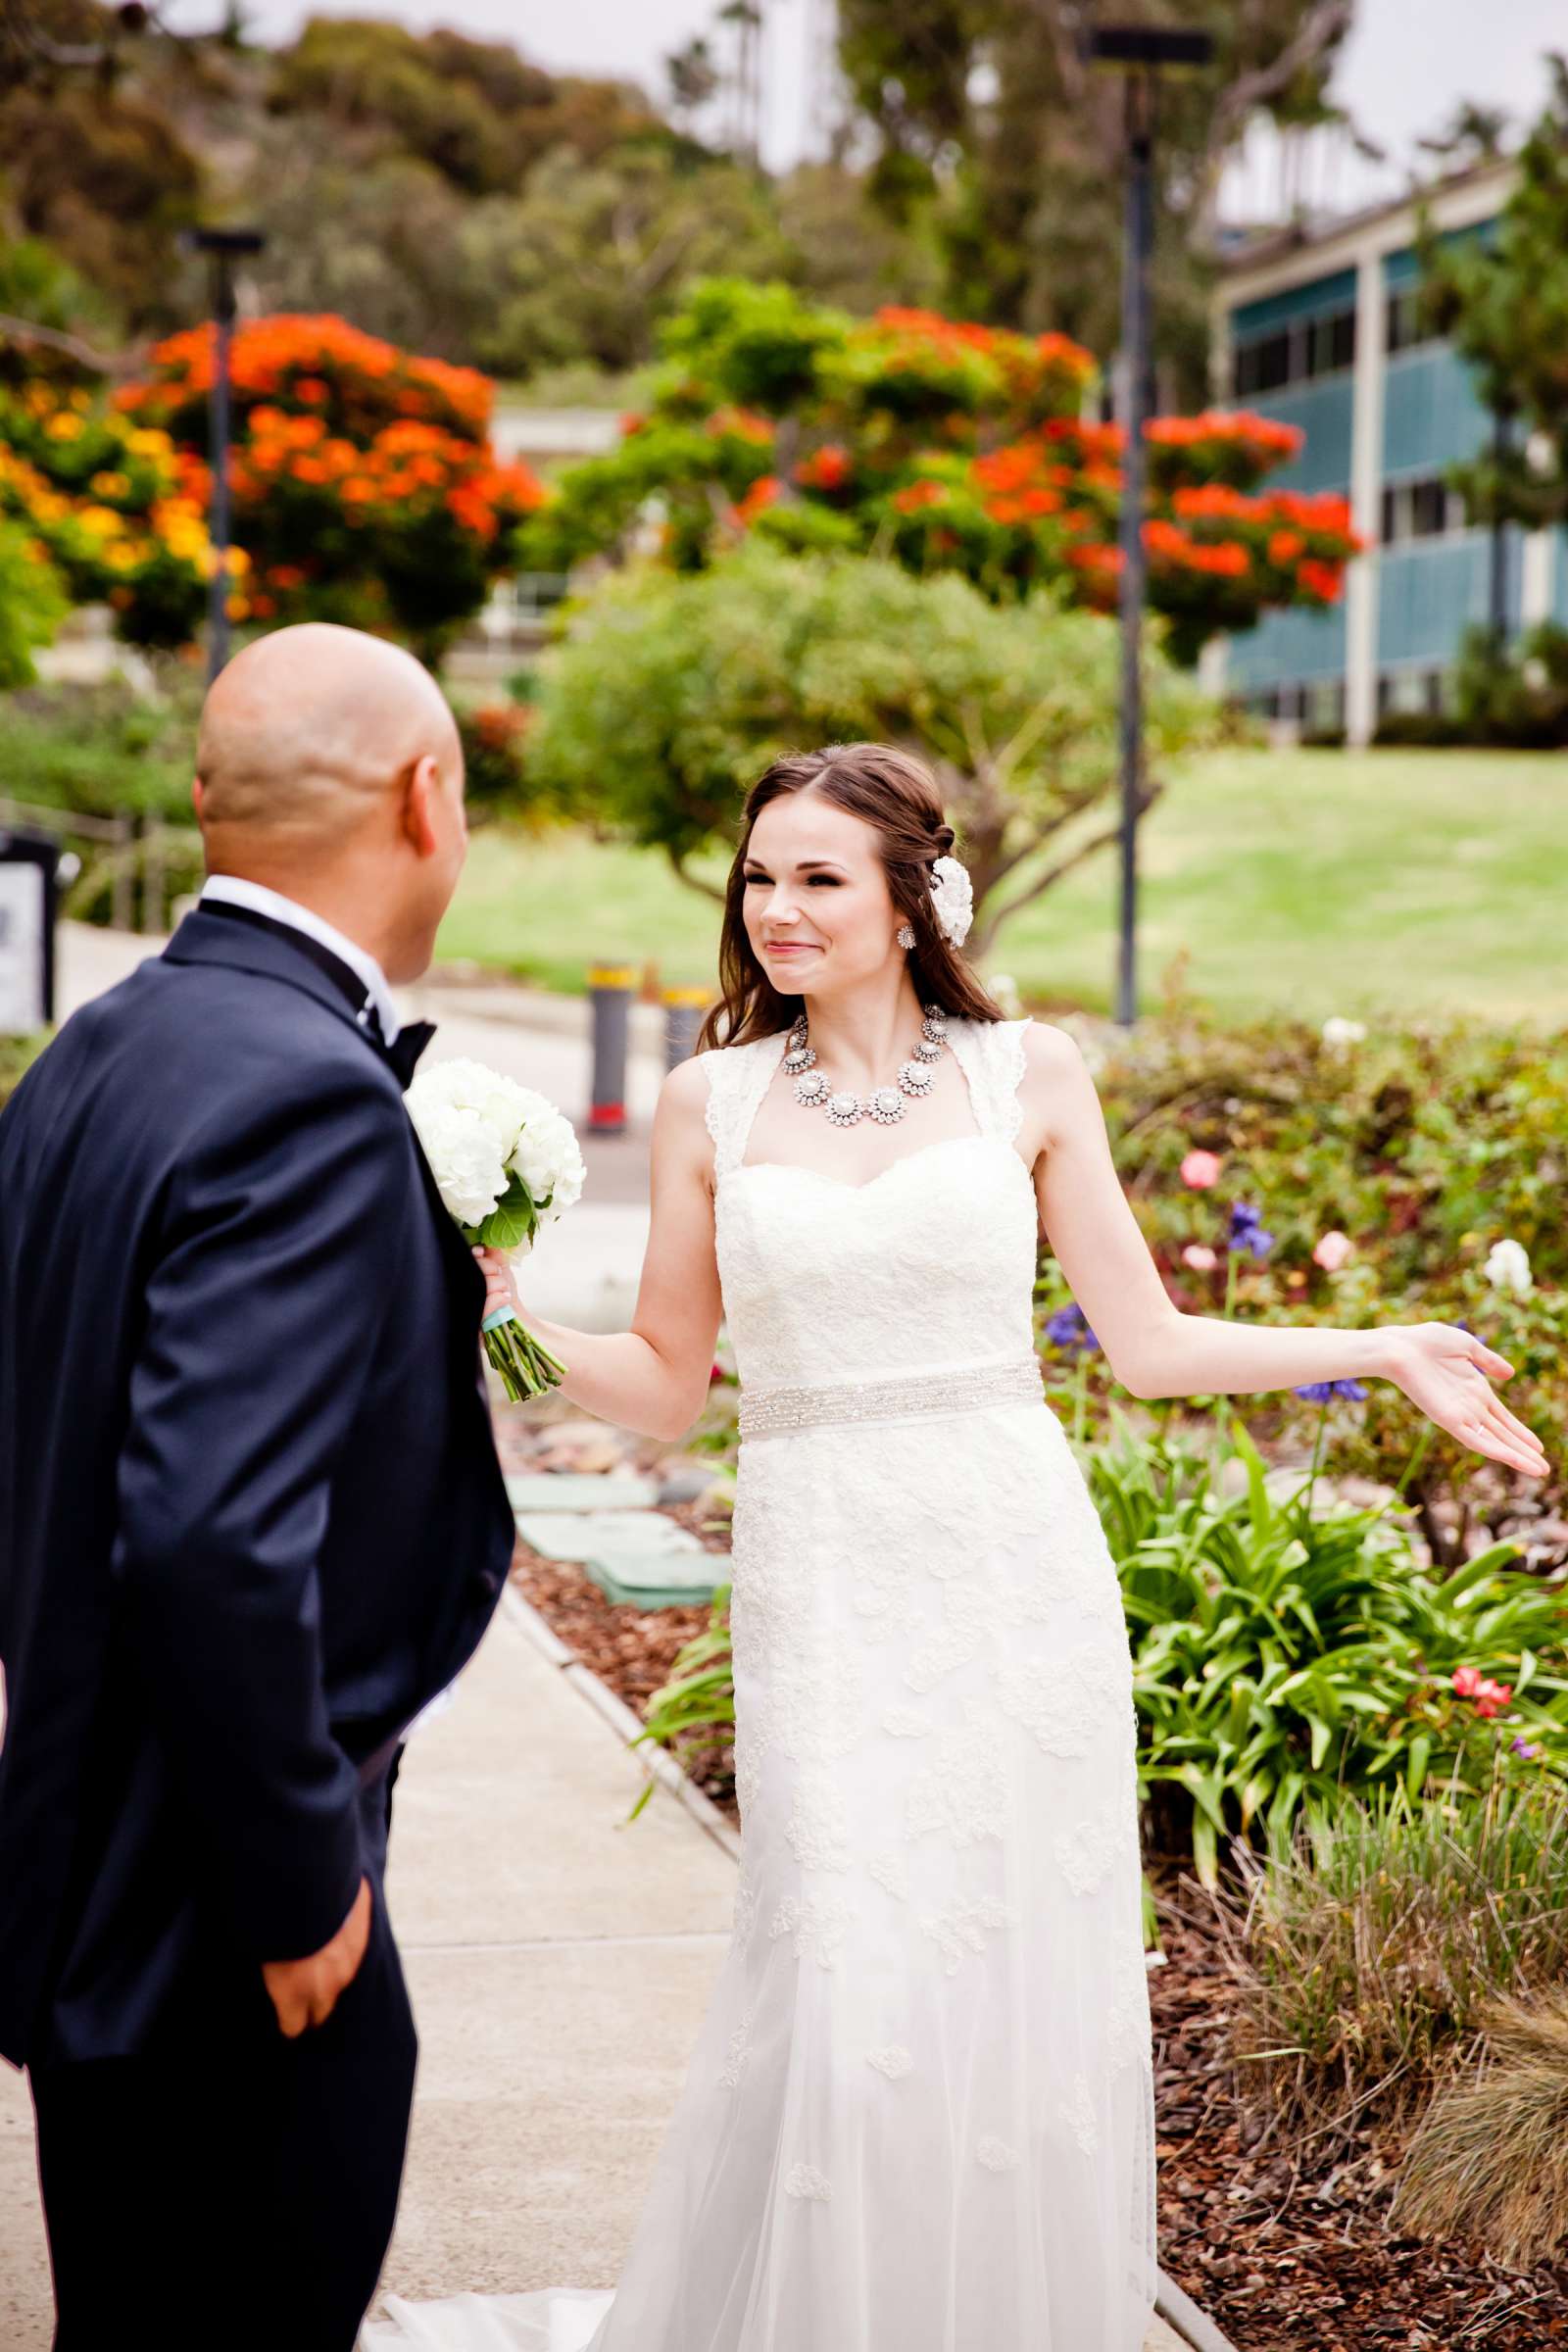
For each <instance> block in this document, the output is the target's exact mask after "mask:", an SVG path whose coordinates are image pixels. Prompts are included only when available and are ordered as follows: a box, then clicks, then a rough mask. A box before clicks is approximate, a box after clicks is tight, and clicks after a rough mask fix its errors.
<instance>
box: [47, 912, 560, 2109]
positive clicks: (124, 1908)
mask: <svg viewBox="0 0 1568 2352" xmlns="http://www.w3.org/2000/svg"><path fill="white" fill-rule="evenodd" d="M482 1312H483V1283H482V1280H481V1278H480V1275H479V1271H478V1268H477V1266H476V1265H475V1264H474V1261H473V1259H472V1257H471V1256H470V1254H469V1252H468V1250H467V1249H466V1245H465V1244H464V1242H463V1241H462V1239H461V1237H460V1235H459V1234H458V1232H457V1229H456V1227H455V1226H454V1225H453V1224H452V1222H451V1220H450V1219H449V1218H448V1217H447V1215H446V1214H445V1212H444V1211H443V1209H442V1207H441V1204H440V1201H439V1197H438V1195H437V1194H436V1191H435V1187H434V1183H433V1181H432V1179H431V1177H430V1174H429V1170H428V1168H427V1166H426V1164H425V1161H424V1158H423V1155H422V1153H421V1152H420V1151H419V1149H418V1146H417V1142H416V1140H415V1137H414V1133H413V1129H412V1128H411V1126H410V1123H409V1119H408V1115H407V1112H406V1110H405V1108H404V1104H403V1100H402V1095H401V1091H400V1088H399V1085H398V1081H397V1079H396V1077H395V1075H394V1074H393V1071H392V1069H391V1067H390V1065H389V1064H388V1062H387V1059H386V1056H385V1054H384V1053H383V1052H382V1050H381V1049H380V1048H379V1046H378V1045H377V1044H376V1043H375V1042H374V1041H373V1040H372V1039H371V1038H370V1037H368V1035H367V1034H366V1033H365V1031H364V1030H363V1029H361V1028H359V1027H358V1026H356V1023H355V1019H354V1013H353V1008H352V1006H351V1005H349V1003H348V1002H347V1000H346V998H345V996H344V994H343V992H342V990H341V989H340V988H339V987H338V986H337V985H336V984H335V982H334V980H333V978H332V977H331V976H330V975H329V974H328V973H327V972H325V971H323V970H322V969H321V968H320V967H319V963H318V962H316V961H315V960H313V959H312V958H311V956H309V955H308V954H307V953H305V952H304V951H303V950H301V949H300V948H299V947H298V946H297V945H296V944H295V943H294V941H293V938H292V936H291V935H290V934H289V933H287V932H285V931H281V930H276V929H273V928H272V927H270V926H266V925H262V924H257V923H242V922H236V921H232V920H227V919H224V918H223V917H222V916H221V915H220V914H218V913H216V912H214V911H212V910H204V909H201V908H198V909H197V910H196V911H195V912H194V913H192V914H191V915H190V916H188V917H187V919H186V920H185V922H183V923H182V924H181V926H180V928H179V930H178V932H177V934H176V935H175V937H174V939H173V940H172V942H171V944H170V946H169V949H168V950H167V952H166V953H165V954H164V955H163V956H160V957H158V958H156V959H154V960H150V961H148V962H147V963H145V964H143V965H142V966H141V967H140V969H139V970H138V971H137V972H135V973H134V974H133V975H132V977H131V978H130V979H128V980H127V981H125V982H124V983H123V985H122V986H121V987H119V988H117V989H114V990H112V991H111V992H110V994H109V995H107V996H105V997H102V998H100V999H98V1000H97V1001H96V1002H95V1003H93V1004H90V1005H86V1006H85V1007H84V1008H83V1009H82V1010H81V1011H79V1012H77V1013H76V1014H75V1015H74V1016H73V1018H72V1019H71V1020H69V1021H68V1022H67V1023H66V1025H65V1027H64V1028H63V1030H62V1031H61V1033H60V1036H59V1037H58V1038H57V1039H56V1041H55V1042H54V1044H53V1045H52V1046H50V1048H49V1049H48V1051H47V1052H46V1053H45V1054H43V1055H42V1057H41V1059H40V1060H39V1061H38V1062H37V1063H36V1064H35V1065H34V1066H33V1067H32V1069H30V1070H29V1071H28V1072H27V1074H26V1076H25V1078H24V1079H23V1081H22V1084H21V1086H20V1087H19V1088H18V1090H17V1092H16V1094H15V1095H14V1096H13V1098H12V1100H11V1102H10V1103H9V1104H8V1105H7V1107H6V1109H5V1112H4V1114H3V1116H0V1661H3V1663H4V1667H5V1675H6V1693H7V1708H8V1720H7V1724H6V1729H5V1736H4V1744H3V1746H0V2053H4V2055H6V2056H7V2057H9V2058H11V2059H13V2060H15V2061H16V2062H18V2063H29V2064H45V2063H51V2062H59V2061H63V2060H71V2059H80V2058H90V2057H98V2056H105V2055H110V2054H115V2053H119V2052H125V2051H132V2050H137V2049H141V2048H144V2047H145V2046H146V2045H147V2043H148V2041H149V2039H150V2038H151V2037H152V2036H153V2035H154V2034H155V2033H156V2030H157V2026H158V2022H159V2019H160V2017H161V2016H162V2015H164V2014H165V2013H166V2011H167V2010H168V2009H169V2007H170V2005H171V2003H172V2002H173V2001H174V2000H176V1999H177V1997H178V1992H179V1987H180V1985H181V1983H182V1981H183V1979H184V1976H185V1973H186V1972H187V1971H188V1970H189V1969H191V1968H192V1967H196V1966H200V1965H203V1964H204V1956H210V1955H211V1954H212V1953H214V1952H215V1951H217V1952H226V1953H228V1954H229V1955H230V1956H231V1957H237V1958H239V1959H241V1960H242V1961H244V1962H245V1964H246V1965H249V1963H251V1962H254V1963H258V1964H259V1963H260V1962H262V1961H264V1960H278V1959H289V1958H295V1957H298V1956H300V1955H302V1954H304V1953H307V1952H311V1951H315V1950H317V1949H319V1946H320V1945H321V1944H323V1943H325V1942H326V1941H327V1940H328V1938H329V1937H330V1936H332V1935H333V1934H334V1933H335V1931H336V1929H337V1928H338V1927H339V1925H340V1924H341V1922H342V1920H343V1919H344V1917H345V1915H346V1914H347V1912H348V1910H349V1907H350V1905H351V1903H352V1901H353V1898H354V1895H355V1892H356V1889H357V1887H358V1884H359V1879H360V1873H361V1864H362V1852H361V1845H360V1833H359V1829H358V1824H357V1810H358V1808H357V1799H358V1796H359V1793H360V1785H361V1780H362V1775H363V1773H364V1772H365V1771H367V1770H373V1769H377V1768H378V1767H379V1766H384V1763H385V1759H386V1752H387V1747H388V1742H389V1741H390V1740H393V1739H395V1737H396V1735H397V1733H398V1732H399V1731H400V1730H401V1729H402V1728H403V1727H405V1726H406V1725H407V1724H408V1723H409V1721H410V1720H411V1719H412V1717H413V1716H414V1715H415V1714H416V1713H417V1710H418V1709H419V1707H421V1706H422V1705H423V1704H424V1702H425V1701H426V1700H427V1699H428V1698H430V1697H431V1696H432V1695H433V1694H434V1693H435V1691H438V1690H439V1689H441V1687H442V1686H443V1685H444V1684H445V1683H447V1682H448V1681H449V1680H450V1679H451V1677H452V1676H453V1674H454V1673H455V1672H456V1671H457V1670H458V1668H459V1667H460V1666H461V1665H462V1664H463V1663H464V1661H465V1660H466V1658H467V1657H468V1655H469V1654H470V1653H471V1651H472V1649H473V1648H474V1645H475V1643H476V1642H477V1641H478V1639H479V1636H480V1634H481V1633H482V1632H483V1630H484V1627H485V1625H486V1624H487V1623H488V1621H489V1618H490V1615H491V1613H492V1611H493V1609H494V1608H495V1605H496V1601H497V1599H498V1597H499V1594H500V1593H501V1590H502V1587H503V1585H504V1582H505V1578H506V1574H507V1568H508V1563H509V1560H510V1557H511V1551H512V1544H513V1523H512V1514H511V1511H510V1509H509V1506H508V1502H507V1496H506V1491H505V1487H504V1484H503V1481H502V1477H501V1473H500V1469H499V1465H498V1463H497V1460H496V1454H495V1447H494V1444H493V1441H492V1438H491V1433H490V1425H489V1418H488V1414H487V1412H486V1409H485V1404H484V1398H483V1394H482V1388H481V1385H480V1378H479V1367H478V1327H479V1320H480V1316H481V1314H482Z"/></svg>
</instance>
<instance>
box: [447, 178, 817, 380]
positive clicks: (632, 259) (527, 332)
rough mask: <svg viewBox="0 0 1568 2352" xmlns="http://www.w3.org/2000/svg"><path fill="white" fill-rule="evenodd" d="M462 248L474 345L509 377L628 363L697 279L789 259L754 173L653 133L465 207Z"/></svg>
mask: <svg viewBox="0 0 1568 2352" xmlns="http://www.w3.org/2000/svg"><path fill="white" fill-rule="evenodd" d="M458 247H459V261H458V269H459V271H460V284H461V287H462V290H463V296H464V300H465V303H466V308H467V310H468V313H469V317H470V319H471V321H472V323H471V327H470V330H469V351H470V353H471V356H472V358H473V360H474V361H475V362H476V364H478V365H479V366H481V367H484V368H489V369H491V370H492V371H493V372H495V373H497V374H503V375H514V376H526V375H529V374H531V373H532V372H533V371H534V370H535V369H536V368H543V367H550V366H557V365H560V364H562V363H563V362H566V361H570V360H576V359H582V358H587V359H591V360H593V361H595V362H596V363H597V364H598V365H599V366H600V367H603V368H612V369H619V368H631V367H635V366H637V365H638V364H639V363H640V362H642V361H644V360H646V359H647V358H648V357H649V355H650V353H651V352H652V350H653V348H654V338H655V331H656V328H657V326H658V323H659V321H660V320H661V319H662V318H664V317H665V316H666V315H668V314H669V313H670V312H672V311H674V310H675V308H676V307H677V305H678V304H679V302H680V300H681V298H682V297H683V295H684V294H685V293H686V291H687V289H688V287H689V286H690V285H691V283H692V281H693V280H694V279H696V278H700V277H702V276H704V275H705V274H706V273H708V272H709V271H711V270H716V269H721V268H723V269H737V270H742V271H745V272H752V273H755V274H756V275H758V276H766V275H767V274H769V273H770V272H771V271H773V270H779V269H781V268H785V267H787V266H788V264H789V262H790V260H791V255H790V251H789V247H788V245H787V243H786V240H785V237H784V234H783V232H782V230H781V229H780V226H779V223H778V220H777V217H776V215H775V213H774V211H773V208H772V206H771V204H770V202H769V200H768V195H767V190H766V187H765V184H764V183H763V182H762V181H761V180H760V178H759V177H758V176H757V174H756V173H755V172H747V171H743V170H742V169H740V168H739V167H738V166H735V165H731V164H719V163H705V164H699V165H695V166H694V165H691V164H689V163H687V162H685V161H683V160H682V159H680V158H679V157H677V156H675V155H673V154H672V153H671V151H670V149H669V147H668V146H667V144H663V143H661V142H657V141H647V142H644V143H640V144H638V145H636V146H629V147H621V148H617V149H616V150H614V151H613V153H611V154H609V155H606V156H604V157H602V158H600V159H599V160H598V161H596V162H593V163H584V162H582V161H579V160H577V159H575V158H573V157H572V156H570V155H568V154H565V153H560V154H557V155H555V156H552V157H550V158H549V159H548V160H547V161H546V162H545V163H543V164H541V165H540V167H539V168H538V170H537V171H536V172H534V173H533V174H532V176H531V177H530V179H529V181H528V184H527V187H526V189H525V190H524V191H523V193H522V194H521V195H520V196H515V197H499V196H497V197H491V198H488V199H486V200H485V201H484V202H483V203H481V204H478V205H476V206H474V207H472V208H471V209H470V210H469V211H468V213H467V214H466V217H465V219H464V221H463V222H462V225H461V227H460V230H459V235H458Z"/></svg>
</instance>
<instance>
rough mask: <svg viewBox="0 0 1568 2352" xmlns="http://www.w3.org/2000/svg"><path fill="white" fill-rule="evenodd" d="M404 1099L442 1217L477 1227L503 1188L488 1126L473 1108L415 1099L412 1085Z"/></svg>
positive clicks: (501, 1165) (502, 1163) (503, 1168)
mask: <svg viewBox="0 0 1568 2352" xmlns="http://www.w3.org/2000/svg"><path fill="white" fill-rule="evenodd" d="M405 1100H406V1102H407V1103H408V1105H409V1116H410V1118H411V1119H412V1120H413V1121H414V1130H415V1133H416V1134H417V1137H418V1139H419V1143H420V1146H421V1147H422V1149H423V1152H424V1156H425V1158H426V1159H427V1160H428V1161H429V1163H430V1172H431V1174H432V1175H433V1176H434V1178H435V1181H436V1187H437V1190H438V1191H439V1192H440V1195H441V1198H442V1201H444V1202H445V1204H446V1208H447V1213H448V1215H449V1216H452V1217H455V1218H456V1219H457V1222H458V1223H459V1224H460V1225H482V1224H483V1222H484V1220H485V1218H486V1217H487V1216H488V1215H489V1214H490V1211H491V1210H492V1209H493V1208H494V1206H495V1204H496V1202H497V1201H499V1200H500V1199H501V1196H502V1194H503V1193H504V1192H505V1191H506V1189H507V1184H508V1176H507V1163H506V1159H505V1157H504V1155H503V1152H502V1149H501V1146H500V1144H499V1142H498V1141H497V1138H496V1132H495V1129H494V1127H493V1126H492V1125H491V1123H490V1121H489V1120H488V1119H486V1118H485V1117H483V1116H482V1114H481V1113H480V1112H478V1111H477V1110H468V1109H465V1108H463V1107H462V1106H460V1105H459V1104H456V1103H440V1102H436V1103H431V1102H429V1101H427V1100H419V1099H417V1093H416V1088H415V1087H411V1088H410V1089H409V1092H408V1095H407V1096H406V1097H405Z"/></svg>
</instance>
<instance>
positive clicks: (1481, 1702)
mask: <svg viewBox="0 0 1568 2352" xmlns="http://www.w3.org/2000/svg"><path fill="white" fill-rule="evenodd" d="M1452 1680H1453V1687H1454V1689H1455V1691H1457V1692H1458V1693H1459V1696H1460V1697H1461V1698H1473V1699H1474V1700H1475V1702H1476V1713H1477V1714H1478V1715H1486V1716H1492V1715H1500V1714H1501V1713H1502V1710H1503V1708H1504V1707H1505V1706H1506V1705H1507V1704H1508V1701H1509V1699H1511V1698H1512V1696H1513V1685H1512V1683H1495V1682H1494V1681H1493V1679H1492V1677H1491V1675H1490V1674H1483V1673H1482V1672H1481V1670H1480V1668H1479V1667H1478V1666H1456V1667H1455V1668H1454V1670H1453V1677H1452Z"/></svg>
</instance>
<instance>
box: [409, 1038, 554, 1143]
mask: <svg viewBox="0 0 1568 2352" xmlns="http://www.w3.org/2000/svg"><path fill="white" fill-rule="evenodd" d="M410 1096H411V1099H412V1098H414V1097H417V1099H418V1101H419V1102H420V1103H431V1104H437V1103H439V1104H445V1105H447V1106H449V1107H450V1108H451V1109H453V1110H472V1111H477V1113H478V1114H479V1116H480V1117H481V1118H482V1119H485V1120H487V1121H488V1122H489V1124H490V1125H491V1126H492V1127H493V1128H494V1129H495V1132H496V1135H497V1137H498V1139H499V1140H500V1143H501V1149H502V1153H503V1156H504V1157H510V1156H511V1153H512V1149H513V1146H514V1145H515V1142H516V1140H517V1131H518V1129H519V1128H520V1127H521V1125H522V1122H523V1120H524V1119H525V1118H526V1117H527V1116H528V1114H529V1112H530V1111H531V1110H534V1109H537V1108H539V1107H540V1106H541V1105H543V1107H545V1108H546V1109H548V1108H549V1107H550V1106H549V1104H548V1103H545V1099H544V1097H543V1095H536V1094H535V1093H534V1091H533V1089H532V1088H531V1087H527V1086H519V1085H518V1084H517V1082H516V1080H515V1078H504V1077H503V1076H502V1075H501V1072H500V1071H499V1070H492V1069H489V1068H487V1066H486V1065H485V1063H484V1062H482V1061H471V1060H465V1059H462V1058H460V1059H458V1060H454V1061H438V1062H436V1063H435V1064H433V1066H432V1067H431V1068H429V1069H427V1070H421V1071H420V1072H419V1074H418V1076H417V1078H416V1079H415V1081H414V1085H413V1087H412V1088H411V1089H410ZM416 1124H417V1121H416Z"/></svg>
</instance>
